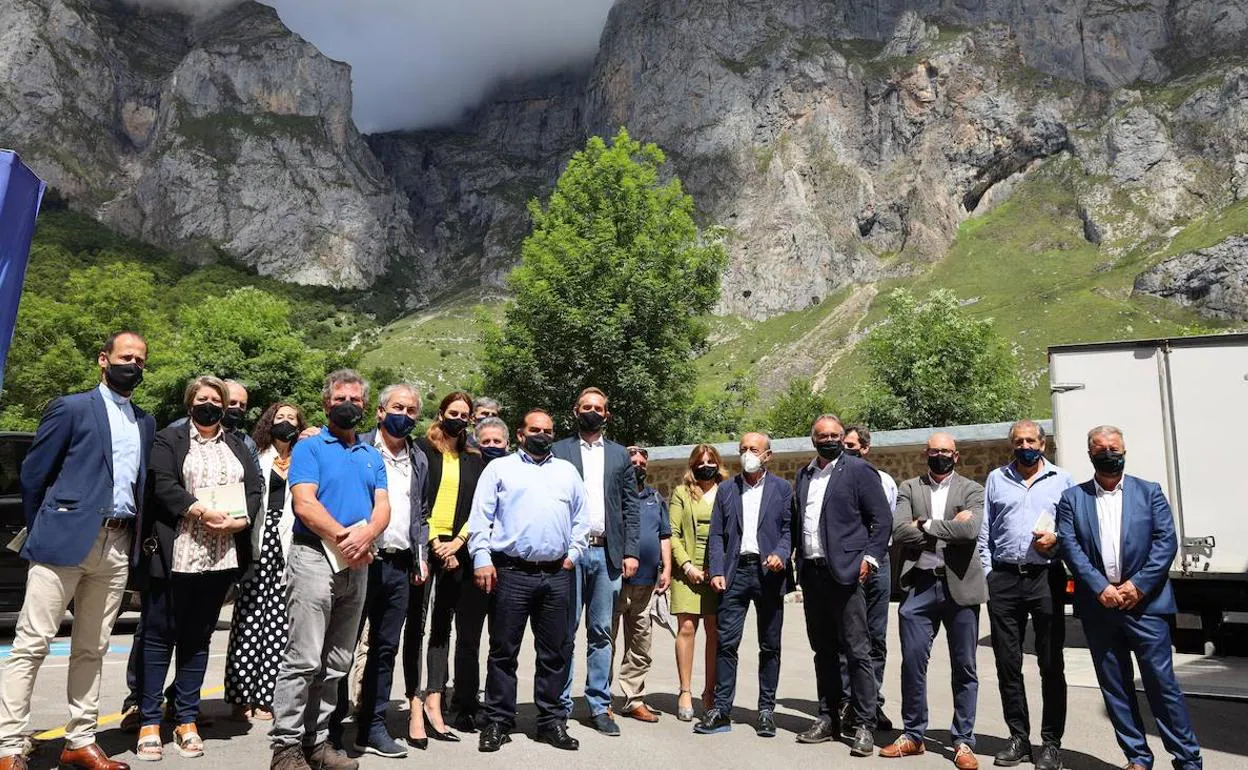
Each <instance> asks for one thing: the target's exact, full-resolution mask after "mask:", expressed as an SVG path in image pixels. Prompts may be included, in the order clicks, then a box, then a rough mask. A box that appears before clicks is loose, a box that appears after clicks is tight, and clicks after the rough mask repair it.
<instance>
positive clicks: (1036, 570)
mask: <svg viewBox="0 0 1248 770" xmlns="http://www.w3.org/2000/svg"><path fill="white" fill-rule="evenodd" d="M1049 566H1050V565H1048V564H1015V563H1014V562H1009V561H996V560H993V562H992V570H993V572H996V571H998V570H1000V571H1001V572H1008V573H1010V574H1011V575H1022V576H1023V577H1035V576H1037V575H1046V574H1048V572H1049Z"/></svg>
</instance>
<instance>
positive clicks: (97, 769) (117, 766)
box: [61, 743, 130, 770]
mask: <svg viewBox="0 0 1248 770" xmlns="http://www.w3.org/2000/svg"><path fill="white" fill-rule="evenodd" d="M66 768H75V770H130V765H127V764H126V763H125V762H116V761H114V760H111V759H109V758H108V755H107V754H105V753H104V751H103V750H102V749H101V748H100V746H99V744H96V743H92V744H91V745H89V746H83V747H82V748H80V749H71V748H69V746H66V747H65V750H64V751H62V752H61V770H66Z"/></svg>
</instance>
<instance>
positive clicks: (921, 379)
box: [862, 289, 1025, 429]
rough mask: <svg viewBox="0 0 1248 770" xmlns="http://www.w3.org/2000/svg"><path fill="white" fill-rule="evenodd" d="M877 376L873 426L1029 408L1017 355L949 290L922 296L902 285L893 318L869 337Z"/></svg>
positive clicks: (933, 422) (995, 415) (961, 420)
mask: <svg viewBox="0 0 1248 770" xmlns="http://www.w3.org/2000/svg"><path fill="white" fill-rule="evenodd" d="M863 349H864V351H865V353H866V358H867V368H868V370H869V376H870V382H869V384H868V386H867V390H866V392H865V394H864V398H863V404H862V417H863V420H864V421H865V422H866V423H867V424H868V425H870V426H871V427H872V428H878V429H892V428H917V427H926V426H933V427H934V426H941V425H960V424H968V423H982V422H996V421H1001V420H1012V419H1015V418H1016V417H1017V416H1018V415H1019V414H1021V413H1022V410H1023V408H1024V403H1025V401H1024V388H1023V383H1022V378H1021V376H1020V364H1019V361H1018V357H1017V355H1016V354H1015V353H1014V351H1013V350H1011V349H1010V347H1009V345H1008V344H1007V343H1006V341H1005V340H1004V339H1003V338H1002V337H1001V336H1000V335H999V334H997V332H996V330H995V329H994V328H993V322H992V319H990V318H986V319H975V318H972V317H971V316H970V315H969V314H968V313H967V312H966V311H965V310H963V308H962V307H961V305H960V304H959V303H958V298H957V297H956V296H954V294H953V293H952V292H950V291H948V290H938V291H933V292H932V293H931V294H929V295H928V296H927V298H926V299H925V300H923V301H921V302H920V301H919V300H918V299H916V298H915V297H914V295H913V294H911V293H910V292H908V291H905V290H903V289H898V290H896V291H894V292H893V293H892V294H891V295H889V312H888V320H887V321H886V322H885V323H883V324H881V325H880V326H878V327H877V328H876V329H874V330H873V331H872V332H871V333H870V334H869V335H868V336H867V339H866V340H865V341H864V342H863Z"/></svg>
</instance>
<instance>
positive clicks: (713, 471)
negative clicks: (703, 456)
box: [693, 465, 719, 481]
mask: <svg viewBox="0 0 1248 770" xmlns="http://www.w3.org/2000/svg"><path fill="white" fill-rule="evenodd" d="M693 477H694V478H695V479H697V480H698V481H711V480H712V479H717V478H719V466H718V465H699V466H698V467H696V468H694V469H693Z"/></svg>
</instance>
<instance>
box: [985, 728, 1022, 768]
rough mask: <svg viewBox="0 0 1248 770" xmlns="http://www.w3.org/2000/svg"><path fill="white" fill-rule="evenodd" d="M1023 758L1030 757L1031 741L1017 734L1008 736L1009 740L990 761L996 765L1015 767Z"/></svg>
mask: <svg viewBox="0 0 1248 770" xmlns="http://www.w3.org/2000/svg"><path fill="white" fill-rule="evenodd" d="M1025 759H1031V743H1030V742H1029V741H1028V740H1027V739H1026V738H1020V737H1019V736H1017V735H1011V736H1010V742H1009V743H1007V744H1005V748H1004V749H1001V750H1000V751H998V752H997V756H996V757H994V758H993V760H992V763H993V764H994V765H996V766H997V767H1015V766H1017V765H1018V764H1019V763H1021V762H1022V761H1023V760H1025Z"/></svg>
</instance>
